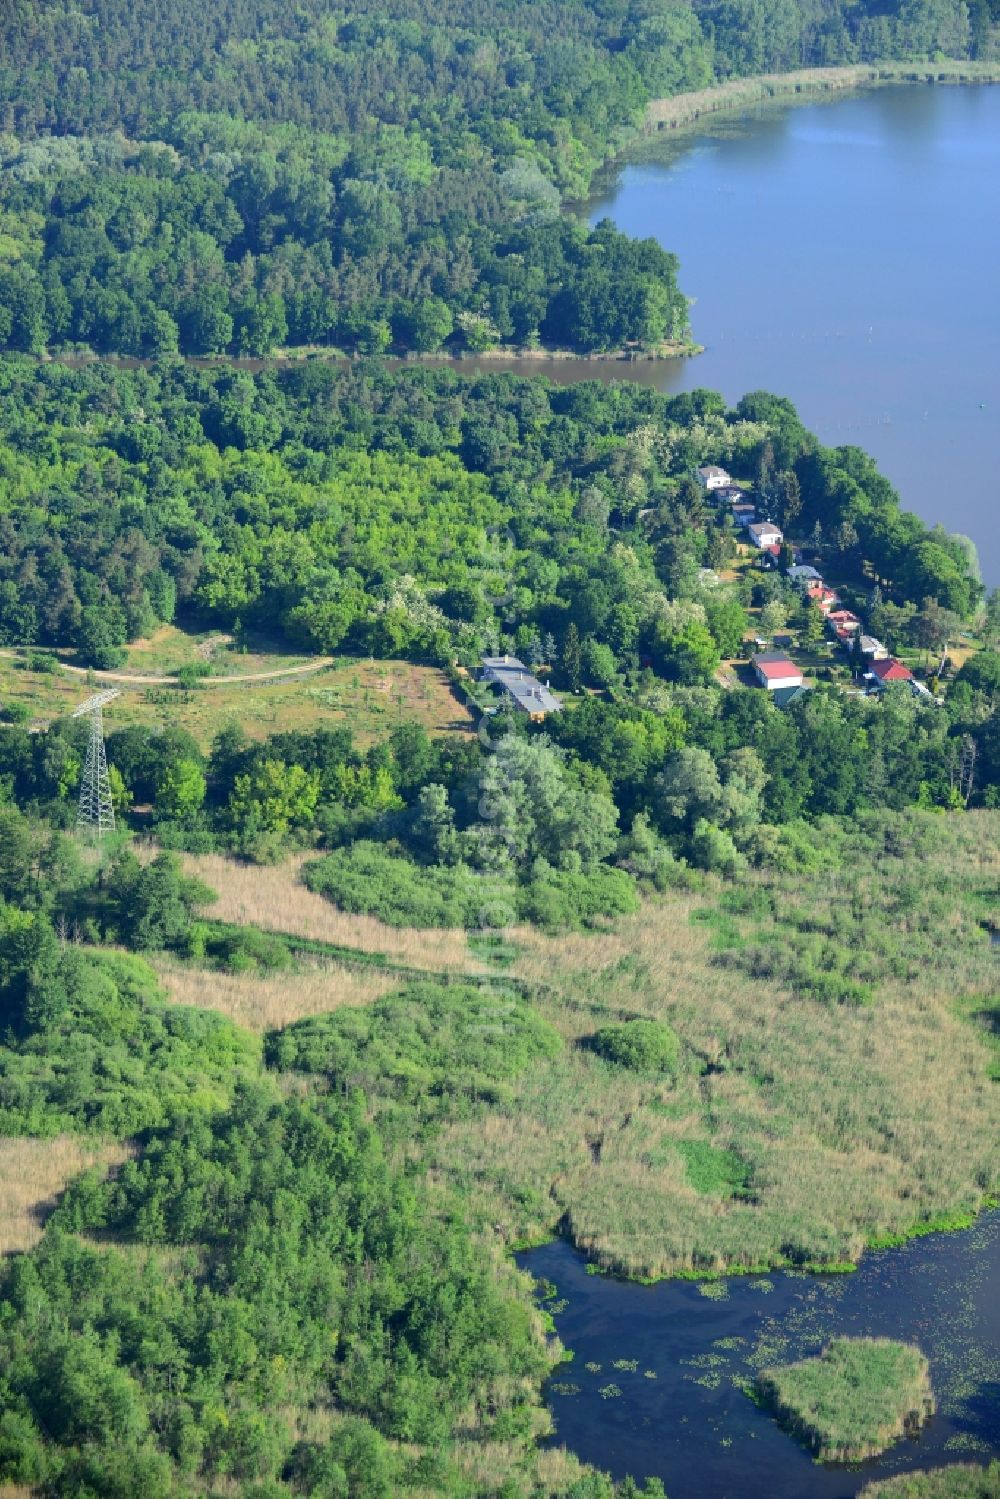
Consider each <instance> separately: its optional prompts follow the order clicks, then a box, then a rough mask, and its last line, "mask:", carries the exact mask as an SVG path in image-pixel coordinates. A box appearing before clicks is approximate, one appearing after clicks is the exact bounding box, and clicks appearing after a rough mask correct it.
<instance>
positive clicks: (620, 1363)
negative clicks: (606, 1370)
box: [611, 1358, 639, 1374]
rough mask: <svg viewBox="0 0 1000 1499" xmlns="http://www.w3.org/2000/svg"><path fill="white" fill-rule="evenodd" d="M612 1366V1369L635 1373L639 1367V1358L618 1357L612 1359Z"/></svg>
mask: <svg viewBox="0 0 1000 1499" xmlns="http://www.w3.org/2000/svg"><path fill="white" fill-rule="evenodd" d="M611 1367H612V1369H622V1370H627V1371H628V1372H629V1373H630V1374H634V1373H635V1371H636V1370H637V1369H638V1367H639V1360H638V1359H637V1358H616V1359H613V1360H612V1363H611Z"/></svg>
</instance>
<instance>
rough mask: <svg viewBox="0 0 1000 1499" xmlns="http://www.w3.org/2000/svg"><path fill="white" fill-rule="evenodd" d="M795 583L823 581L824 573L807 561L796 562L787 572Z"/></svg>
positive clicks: (787, 575) (803, 583)
mask: <svg viewBox="0 0 1000 1499" xmlns="http://www.w3.org/2000/svg"><path fill="white" fill-rule="evenodd" d="M786 577H788V578H790V579H791V581H792V582H793V583H799V584H801V585H805V584H807V583H822V581H823V575H822V573H819V572H817V570H816V569H815V568H814V567H810V566H809V565H808V564H807V563H803V562H796V563H795V564H794V565H793V566H792V567H790V568H789V569H788V571H787V573H786Z"/></svg>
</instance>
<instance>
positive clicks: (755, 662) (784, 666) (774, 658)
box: [750, 651, 802, 692]
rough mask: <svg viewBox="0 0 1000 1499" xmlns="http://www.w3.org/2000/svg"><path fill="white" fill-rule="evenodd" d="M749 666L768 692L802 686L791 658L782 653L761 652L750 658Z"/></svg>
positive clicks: (799, 674)
mask: <svg viewBox="0 0 1000 1499" xmlns="http://www.w3.org/2000/svg"><path fill="white" fill-rule="evenodd" d="M750 665H751V666H752V667H753V670H754V676H755V677H756V678H757V681H758V682H759V683H760V685H761V687H764V688H766V689H767V691H768V692H776V691H778V689H779V688H784V687H801V686H802V673H801V671H800V670H799V668H798V667H797V666H796V665H795V662H794V661H793V660H792V658H791V656H786V655H785V653H784V652H783V651H762V652H761V654H760V655H759V656H751V657H750Z"/></svg>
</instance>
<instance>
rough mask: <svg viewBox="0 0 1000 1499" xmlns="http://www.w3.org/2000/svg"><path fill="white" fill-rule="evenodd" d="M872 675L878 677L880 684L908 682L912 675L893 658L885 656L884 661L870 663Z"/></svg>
mask: <svg viewBox="0 0 1000 1499" xmlns="http://www.w3.org/2000/svg"><path fill="white" fill-rule="evenodd" d="M871 669H872V674H873V675H874V676H876V677H878V679H879V681H880V682H909V681H911V680H912V678H913V673H912V671H911V670H910V668H909V667H908V666H904V665H903V663H902V661H897V660H896V658H895V656H887V657H886V659H885V660H884V661H873V662H872V668H871Z"/></svg>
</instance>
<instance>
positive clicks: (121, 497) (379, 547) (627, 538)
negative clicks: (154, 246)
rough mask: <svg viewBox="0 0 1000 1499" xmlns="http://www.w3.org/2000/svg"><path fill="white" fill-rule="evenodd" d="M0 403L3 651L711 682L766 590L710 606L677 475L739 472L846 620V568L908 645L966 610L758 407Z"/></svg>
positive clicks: (919, 539)
mask: <svg viewBox="0 0 1000 1499" xmlns="http://www.w3.org/2000/svg"><path fill="white" fill-rule="evenodd" d="M0 394H2V398H3V399H2V403H0V538H2V548H0V551H2V556H0V644H4V643H5V644H10V645H15V644H16V645H50V646H54V645H58V646H67V645H74V646H76V647H77V648H78V649H79V650H80V652H81V653H82V659H83V660H84V661H86V662H89V663H90V664H93V665H95V666H98V667H109V666H113V665H115V664H116V662H117V661H118V660H120V658H121V648H122V646H123V645H124V644H125V642H126V641H128V640H133V639H135V638H137V637H139V636H142V635H144V634H147V633H148V632H149V631H150V630H151V629H152V628H153V627H154V626H155V625H156V624H157V623H158V622H161V621H165V620H170V619H172V618H173V617H174V615H175V613H178V614H180V615H181V616H182V617H187V618H191V617H197V618H201V619H203V620H205V621H207V622H211V623H213V624H221V625H226V626H230V627H234V626H237V625H238V624H243V625H246V624H249V623H252V622H254V621H257V622H260V623H263V624H265V625H267V626H269V627H270V628H272V629H273V628H274V627H278V628H279V629H281V630H283V631H284V632H285V634H286V635H287V637H288V638H289V639H290V640H292V641H294V642H295V643H296V644H298V645H301V646H305V647H307V648H309V649H314V650H320V651H333V650H340V651H343V650H354V651H356V652H361V651H364V652H367V651H371V652H373V653H374V654H376V655H380V656H402V657H407V658H409V659H414V660H424V661H432V662H436V663H439V664H441V665H448V664H450V663H451V662H452V661H453V660H455V659H456V658H458V659H459V660H464V661H466V662H467V663H469V664H473V663H475V662H477V661H478V659H479V655H480V653H481V652H482V650H483V649H485V648H486V647H488V646H490V645H491V644H495V645H499V644H500V643H501V640H503V641H505V642H507V644H508V646H510V647H512V648H514V649H516V650H519V651H522V652H525V653H526V654H527V655H528V656H529V657H530V658H531V659H532V660H533V661H538V662H540V661H542V660H545V659H548V660H549V662H550V664H551V663H552V662H553V661H554V660H555V659H556V658H557V657H558V658H560V659H562V658H564V657H565V656H566V650H567V642H569V657H568V658H567V660H568V667H569V677H570V685H571V686H574V687H575V686H578V685H579V681H580V678H581V674H582V677H583V678H584V679H585V680H587V681H590V682H593V683H594V684H595V685H598V686H604V687H612V688H613V687H614V686H615V684H616V683H617V682H618V681H619V680H620V679H625V678H630V679H633V680H635V679H636V678H637V675H638V673H639V672H640V671H641V670H642V669H647V670H652V671H653V672H655V673H656V675H657V676H658V677H660V678H663V679H666V680H670V681H675V682H681V683H687V684H697V683H700V682H706V681H710V680H711V678H712V673H713V672H714V670H715V668H716V667H717V665H718V662H719V659H720V656H730V655H735V654H738V653H739V649H740V642H741V640H742V635H743V632H744V629H745V627H746V623H747V619H746V613H745V606H746V605H748V604H750V603H751V602H752V603H761V602H765V601H766V598H768V597H773V596H774V591H775V590H777V592H778V593H779V594H780V593H781V591H782V586H783V585H782V583H781V580H780V579H779V578H777V577H776V576H775V577H772V578H765V577H763V576H762V575H761V574H759V573H756V574H748V575H747V579H746V582H745V583H744V584H743V585H741V586H742V592H737V593H733V591H732V590H727V589H722V590H718V589H715V588H713V587H709V586H706V584H705V579H704V576H703V574H702V569H703V568H708V569H713V568H716V567H720V566H723V565H724V564H725V563H726V561H727V559H729V558H731V557H732V555H733V553H734V532H733V529H732V525H731V523H729V522H728V521H727V520H726V518H725V517H723V516H722V515H720V514H719V513H718V511H712V510H711V508H710V507H707V506H706V505H705V503H704V497H703V495H702V492H701V491H700V490H699V489H698V487H697V485H695V484H694V483H693V482H692V481H691V479H690V478H689V474H690V471H691V469H692V468H693V466H694V465H695V464H697V463H702V462H705V461H716V462H723V463H729V464H730V465H732V466H734V468H735V469H736V471H738V472H747V473H749V474H754V475H756V476H757V477H758V481H759V482H763V484H764V489H765V493H766V497H767V501H768V504H769V506H770V508H771V510H772V513H773V514H775V515H776V517H777V518H778V519H779V520H781V519H784V518H786V517H787V520H788V523H789V524H794V525H795V527H796V529H797V531H798V533H799V534H800V535H805V536H809V535H811V534H816V533H817V528H818V535H819V537H820V539H821V546H822V547H823V548H825V552H826V556H827V557H828V559H829V562H830V565H832V566H835V567H836V568H837V571H838V573H839V574H841V575H844V576H853V577H854V578H856V579H857V581H858V585H859V588H862V589H863V596H864V597H865V598H866V599H867V596H868V593H869V592H870V587H871V585H870V581H868V582H866V581H865V578H864V573H865V571H866V570H867V574H868V578H869V579H870V578H872V577H876V578H879V579H881V580H882V587H883V591H884V595H885V600H886V604H887V606H888V605H891V606H892V608H894V609H898V608H901V607H903V605H905V604H907V603H909V604H912V605H913V606H914V609H913V610H910V612H909V613H908V614H906V615H905V618H906V619H908V620H909V621H910V624H911V626H912V625H913V621H914V611H915V610H916V609H919V608H920V607H921V606H922V604H923V601H924V600H925V599H928V598H932V599H935V600H937V603H938V605H939V606H940V607H941V608H942V609H943V610H945V611H948V612H949V614H957V615H960V616H964V615H966V614H968V612H969V610H970V608H971V607H972V606H973V605H974V604H975V603H976V601H977V599H978V598H979V596H980V588H979V585H978V583H977V582H976V581H975V580H974V578H973V577H972V575H971V572H970V562H969V558H968V554H967V552H966V551H965V550H964V548H963V547H962V545H961V544H960V543H959V542H958V541H956V540H954V539H952V538H949V537H948V536H947V535H946V534H945V533H944V532H943V530H941V529H940V528H934V529H929V528H928V527H926V526H925V525H924V524H923V522H921V521H920V520H918V519H917V517H916V516H914V515H911V514H908V513H906V512H904V511H902V510H901V509H900V505H899V500H898V497H897V495H896V493H895V491H894V490H893V489H892V487H891V486H890V485H889V484H888V482H887V481H886V480H885V479H884V478H883V477H882V476H881V475H880V474H879V473H878V471H877V469H876V468H875V466H874V464H873V463H872V462H871V460H870V459H869V458H867V457H866V456H865V455H864V454H863V453H862V452H861V451H860V450H859V449H856V448H837V449H824V448H822V447H821V446H820V445H819V444H818V443H817V442H816V440H815V439H814V438H813V437H811V436H810V435H809V434H808V433H807V432H806V431H805V429H804V428H803V427H802V425H801V423H800V422H799V421H798V418H797V417H796V415H795V412H794V410H793V408H792V407H791V406H790V404H789V403H788V402H787V401H783V400H779V399H777V398H775V397H772V396H767V395H764V394H757V395H752V396H748V397H745V398H744V400H743V401H741V402H740V403H739V405H738V406H737V407H736V408H734V409H732V410H727V408H726V406H725V403H724V402H723V401H722V399H721V398H720V397H719V396H716V395H714V394H712V393H711V392H706V391H699V392H695V393H694V394H692V395H684V396H678V397H675V398H670V397H666V396H661V395H659V394H657V393H656V392H653V391H650V390H647V389H644V388H642V387H640V386H636V385H630V384H626V383H623V384H618V385H611V386H604V385H599V384H596V383H594V384H578V385H573V386H570V387H558V386H554V385H549V384H547V383H545V382H539V381H529V380H518V379H514V378H512V377H510V376H491V377H487V378H482V379H477V380H472V381H469V380H463V379H460V378H458V377H457V376H454V375H452V374H450V373H449V372H446V371H426V370H419V369H418V370H407V371H403V372H399V373H389V372H386V371H384V370H380V369H377V368H371V369H355V370H343V369H341V370H337V369H333V368H331V367H329V366H326V365H321V364H312V365H309V366H306V367H303V368H299V369H293V370H286V371H283V372H280V373H277V372H274V373H271V372H268V373H264V374H260V375H257V376H252V375H250V374H248V373H246V372H243V371H232V370H213V371H198V370H195V369H192V368H190V367H188V366H185V365H184V364H183V363H182V362H180V361H177V360H175V361H172V362H171V361H168V362H166V363H164V364H162V365H161V366H160V367H158V368H157V369H155V370H152V371H145V370H132V371H128V370H122V369H117V368H110V367H107V366H101V365H91V366H88V367H84V368H80V369H67V368H64V367H61V366H48V367H38V366H36V365H35V364H34V363H33V362H32V361H30V360H21V361H13V360H11V361H7V362H6V363H5V364H3V365H2V366H0ZM792 595H794V590H793V591H792ZM792 595H790V601H793V600H792ZM797 597H798V596H797V595H794V598H796V599H797ZM790 606H791V602H790ZM794 607H795V608H799V607H800V605H799V604H798V603H794ZM643 664H645V665H643Z"/></svg>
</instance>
